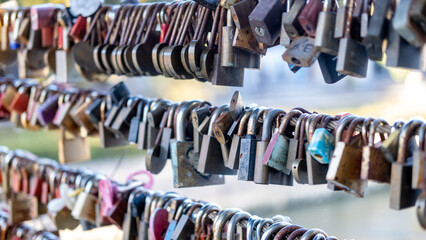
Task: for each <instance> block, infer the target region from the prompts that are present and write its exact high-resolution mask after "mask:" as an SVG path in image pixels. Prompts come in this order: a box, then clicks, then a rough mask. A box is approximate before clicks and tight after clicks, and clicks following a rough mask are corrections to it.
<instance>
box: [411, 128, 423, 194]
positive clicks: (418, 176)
mask: <svg viewBox="0 0 426 240" xmlns="http://www.w3.org/2000/svg"><path fill="white" fill-rule="evenodd" d="M425 134H426V123H423V124H422V125H421V126H420V128H419V148H418V149H417V151H415V152H414V153H413V181H412V184H411V187H412V188H414V189H423V187H424V180H423V176H424V174H425V169H424V162H425V158H426V152H425V149H426V148H425V146H426V144H425V140H426V139H425Z"/></svg>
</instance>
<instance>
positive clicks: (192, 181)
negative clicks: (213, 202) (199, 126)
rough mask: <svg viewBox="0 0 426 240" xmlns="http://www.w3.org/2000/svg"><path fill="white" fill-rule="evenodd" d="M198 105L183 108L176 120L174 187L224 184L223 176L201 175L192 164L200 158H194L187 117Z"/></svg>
mask: <svg viewBox="0 0 426 240" xmlns="http://www.w3.org/2000/svg"><path fill="white" fill-rule="evenodd" d="M198 104H199V101H192V102H188V103H186V104H185V105H183V106H182V107H181V109H180V110H179V112H178V114H177V119H176V129H175V130H176V139H173V140H171V142H170V151H171V160H172V166H173V169H174V170H173V176H174V185H175V187H178V188H181V187H191V186H205V185H214V184H223V183H224V177H223V175H209V174H207V175H205V174H201V173H200V172H198V171H196V169H194V168H193V167H192V164H191V163H192V162H194V161H196V160H195V159H193V158H194V157H196V158H197V157H198V156H194V154H193V142H192V141H191V140H189V139H190V138H189V136H187V135H186V126H187V125H188V124H187V117H188V116H189V114H190V113H191V111H192V109H194V108H195V107H196V106H197V105H198ZM188 140H189V141H188Z"/></svg>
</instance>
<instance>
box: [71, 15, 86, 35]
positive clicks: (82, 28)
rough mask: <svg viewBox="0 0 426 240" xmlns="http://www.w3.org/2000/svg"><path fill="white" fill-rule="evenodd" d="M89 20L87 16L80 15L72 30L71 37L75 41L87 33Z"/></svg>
mask: <svg viewBox="0 0 426 240" xmlns="http://www.w3.org/2000/svg"><path fill="white" fill-rule="evenodd" d="M86 28H87V20H86V18H85V17H82V16H79V17H78V18H77V20H76V21H75V23H74V25H73V26H72V28H71V31H70V37H71V38H73V39H74V40H75V41H81V40H83V38H84V35H86Z"/></svg>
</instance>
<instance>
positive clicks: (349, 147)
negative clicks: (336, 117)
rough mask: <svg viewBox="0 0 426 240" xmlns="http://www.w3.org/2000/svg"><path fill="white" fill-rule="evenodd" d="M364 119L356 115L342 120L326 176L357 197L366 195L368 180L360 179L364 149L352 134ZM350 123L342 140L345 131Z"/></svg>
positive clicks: (328, 179)
mask: <svg viewBox="0 0 426 240" xmlns="http://www.w3.org/2000/svg"><path fill="white" fill-rule="evenodd" d="M363 121H364V118H360V117H358V118H357V117H355V116H348V117H345V118H344V119H342V120H341V121H340V123H339V126H338V129H337V132H336V147H335V150H334V153H333V157H332V160H331V162H330V166H329V169H328V172H327V176H326V179H327V181H329V182H330V183H332V184H333V185H335V186H337V187H339V188H342V189H343V190H345V191H347V192H349V193H351V194H353V195H355V196H357V197H363V196H364V192H365V190H366V188H367V181H365V180H362V179H360V175H361V161H362V151H361V149H360V147H361V146H359V143H358V141H353V140H352V136H353V133H354V131H355V128H356V127H357V126H358V125H359V124H361V123H362V122H363ZM349 123H350V124H349ZM348 124H349V127H348V130H347V132H346V133H345V136H344V139H343V141H342V140H341V139H342V136H343V131H344V129H345V128H346V126H347V125H348Z"/></svg>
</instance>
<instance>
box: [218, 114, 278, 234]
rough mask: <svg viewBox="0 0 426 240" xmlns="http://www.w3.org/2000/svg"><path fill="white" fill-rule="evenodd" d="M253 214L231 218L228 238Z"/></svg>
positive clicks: (242, 214) (242, 213)
mask: <svg viewBox="0 0 426 240" xmlns="http://www.w3.org/2000/svg"><path fill="white" fill-rule="evenodd" d="M277 110H278V109H277ZM250 217H251V214H250V213H248V212H244V211H243V212H238V213H236V214H235V215H234V216H232V218H231V219H230V220H229V223H228V229H227V231H226V239H235V237H236V231H235V230H236V229H237V224H238V223H239V222H241V221H243V220H249V219H250Z"/></svg>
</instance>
